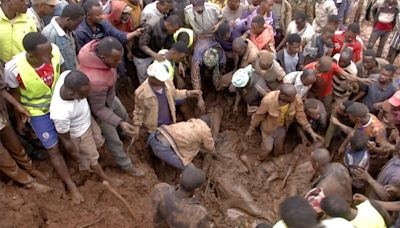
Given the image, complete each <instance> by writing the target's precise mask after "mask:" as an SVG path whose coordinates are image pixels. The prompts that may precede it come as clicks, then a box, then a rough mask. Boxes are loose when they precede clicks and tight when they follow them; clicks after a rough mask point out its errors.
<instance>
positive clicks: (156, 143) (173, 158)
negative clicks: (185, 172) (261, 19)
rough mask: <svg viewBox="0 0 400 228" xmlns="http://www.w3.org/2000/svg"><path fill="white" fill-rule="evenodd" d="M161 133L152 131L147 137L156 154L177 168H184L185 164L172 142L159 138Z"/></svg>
mask: <svg viewBox="0 0 400 228" xmlns="http://www.w3.org/2000/svg"><path fill="white" fill-rule="evenodd" d="M160 134H161V133H160V132H159V131H155V132H153V133H151V134H150V135H149V138H148V139H147V143H148V144H149V145H150V147H151V150H152V151H153V153H154V155H156V156H157V157H158V158H159V159H160V160H162V161H165V162H166V163H168V164H169V165H171V166H173V167H175V168H177V169H181V170H182V169H184V168H185V166H184V165H183V163H182V161H181V159H180V158H179V156H178V155H177V154H176V153H175V151H174V149H173V148H172V146H171V144H169V143H166V142H163V141H160V140H158V139H157V136H158V135H160Z"/></svg>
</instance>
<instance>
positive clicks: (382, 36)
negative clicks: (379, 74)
mask: <svg viewBox="0 0 400 228" xmlns="http://www.w3.org/2000/svg"><path fill="white" fill-rule="evenodd" d="M389 35H390V31H381V30H379V29H376V28H374V29H373V30H372V33H371V36H370V37H369V40H368V46H367V48H368V49H372V48H373V47H374V45H375V43H376V41H377V40H378V38H379V45H378V50H377V51H376V56H377V57H380V56H381V55H382V52H383V48H384V47H385V43H386V41H387V39H388V38H389Z"/></svg>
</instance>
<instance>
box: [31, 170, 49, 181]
mask: <svg viewBox="0 0 400 228" xmlns="http://www.w3.org/2000/svg"><path fill="white" fill-rule="evenodd" d="M29 174H31V175H32V176H34V177H36V178H38V179H40V180H42V181H46V180H48V179H49V176H48V175H46V174H44V173H42V172H40V171H39V170H36V169H32V170H30V171H29Z"/></svg>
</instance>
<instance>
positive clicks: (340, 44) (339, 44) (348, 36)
mask: <svg viewBox="0 0 400 228" xmlns="http://www.w3.org/2000/svg"><path fill="white" fill-rule="evenodd" d="M359 34H360V25H359V24H357V23H351V24H350V25H349V26H348V27H347V29H346V31H344V32H336V34H335V35H334V36H333V38H332V42H333V45H334V47H333V53H332V56H333V55H335V54H338V53H340V52H341V51H342V50H343V49H344V48H345V47H348V48H351V49H353V62H355V63H357V62H359V61H360V60H361V57H362V49H363V44H362V41H361V40H360V39H359V38H358V37H357V36H358V35H359Z"/></svg>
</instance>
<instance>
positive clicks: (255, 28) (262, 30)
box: [250, 15, 275, 52]
mask: <svg viewBox="0 0 400 228" xmlns="http://www.w3.org/2000/svg"><path fill="white" fill-rule="evenodd" d="M250 40H251V42H253V43H254V44H255V45H256V46H257V48H258V50H267V51H271V52H274V51H275V40H274V30H273V29H272V27H271V25H267V24H265V20H264V17H263V16H260V15H258V16H255V17H254V18H253V20H252V21H251V30H250Z"/></svg>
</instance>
